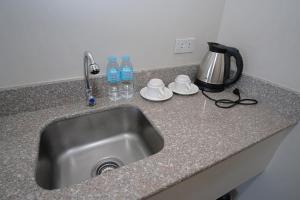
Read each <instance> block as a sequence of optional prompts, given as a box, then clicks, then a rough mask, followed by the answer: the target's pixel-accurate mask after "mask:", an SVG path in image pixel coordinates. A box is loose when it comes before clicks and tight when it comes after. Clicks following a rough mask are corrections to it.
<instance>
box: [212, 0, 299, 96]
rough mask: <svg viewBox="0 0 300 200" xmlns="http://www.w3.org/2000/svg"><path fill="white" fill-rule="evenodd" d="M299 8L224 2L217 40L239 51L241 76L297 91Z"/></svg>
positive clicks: (294, 1) (268, 0)
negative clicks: (241, 65)
mask: <svg viewBox="0 0 300 200" xmlns="http://www.w3.org/2000/svg"><path fill="white" fill-rule="evenodd" d="M299 8H300V1H299V0H284V1H283V0H248V1H247V0H226V4H225V8H224V15H223V18H222V24H221V28H220V32H219V36H218V39H219V41H220V42H222V43H225V44H227V45H232V46H235V47H237V48H238V49H240V51H241V53H242V54H243V57H244V62H245V70H244V72H245V73H247V74H250V75H253V76H256V77H260V78H262V79H265V80H269V81H271V82H275V83H278V84H280V85H282V86H284V87H288V88H291V89H293V90H296V91H298V92H300V78H299V74H300V62H299V56H300V12H299Z"/></svg>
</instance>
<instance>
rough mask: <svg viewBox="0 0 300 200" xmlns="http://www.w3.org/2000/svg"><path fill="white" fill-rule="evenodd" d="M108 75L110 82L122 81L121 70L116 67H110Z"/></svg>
mask: <svg viewBox="0 0 300 200" xmlns="http://www.w3.org/2000/svg"><path fill="white" fill-rule="evenodd" d="M106 76H107V81H108V82H109V83H118V82H119V81H120V71H119V70H118V69H116V68H110V69H108V71H107V73H106Z"/></svg>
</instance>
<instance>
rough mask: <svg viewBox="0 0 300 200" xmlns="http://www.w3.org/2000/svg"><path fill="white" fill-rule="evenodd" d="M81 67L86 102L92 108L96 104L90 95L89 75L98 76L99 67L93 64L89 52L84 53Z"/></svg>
mask: <svg viewBox="0 0 300 200" xmlns="http://www.w3.org/2000/svg"><path fill="white" fill-rule="evenodd" d="M83 67H84V78H85V95H86V99H87V100H86V101H87V104H88V105H89V106H94V105H95V104H96V98H95V97H94V96H93V95H92V92H93V91H92V87H91V84H90V77H89V74H90V73H91V74H98V73H99V72H100V68H99V66H98V65H97V64H96V63H95V61H94V58H93V56H92V54H91V52H88V51H86V52H84V57H83Z"/></svg>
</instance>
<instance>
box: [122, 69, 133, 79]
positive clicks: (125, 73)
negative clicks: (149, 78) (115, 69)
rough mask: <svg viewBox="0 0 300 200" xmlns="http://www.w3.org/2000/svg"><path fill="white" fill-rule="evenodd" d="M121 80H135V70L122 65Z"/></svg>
mask: <svg viewBox="0 0 300 200" xmlns="http://www.w3.org/2000/svg"><path fill="white" fill-rule="evenodd" d="M121 80H122V81H132V80H133V70H132V68H131V67H122V70H121Z"/></svg>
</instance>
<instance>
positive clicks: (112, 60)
mask: <svg viewBox="0 0 300 200" xmlns="http://www.w3.org/2000/svg"><path fill="white" fill-rule="evenodd" d="M107 60H108V61H109V62H117V57H116V56H108V57H107Z"/></svg>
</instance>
